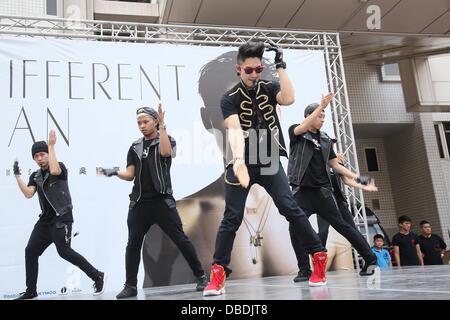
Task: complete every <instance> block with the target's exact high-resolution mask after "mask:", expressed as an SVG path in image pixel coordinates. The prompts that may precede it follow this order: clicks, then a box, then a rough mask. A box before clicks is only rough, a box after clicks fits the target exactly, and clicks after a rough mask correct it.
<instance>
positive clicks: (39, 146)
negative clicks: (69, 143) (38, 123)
mask: <svg viewBox="0 0 450 320" xmlns="http://www.w3.org/2000/svg"><path fill="white" fill-rule="evenodd" d="M38 152H46V153H48V145H47V142H45V141H36V142H35V143H33V146H32V147H31V157H32V158H33V159H34V155H35V154H36V153H38Z"/></svg>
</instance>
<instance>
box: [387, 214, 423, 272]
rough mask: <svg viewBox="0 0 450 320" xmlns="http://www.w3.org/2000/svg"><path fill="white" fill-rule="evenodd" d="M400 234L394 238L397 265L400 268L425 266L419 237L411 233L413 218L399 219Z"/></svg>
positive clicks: (404, 217) (402, 217)
mask: <svg viewBox="0 0 450 320" xmlns="http://www.w3.org/2000/svg"><path fill="white" fill-rule="evenodd" d="M398 225H399V227H400V232H399V233H397V234H396V235H394V237H393V238H392V245H393V246H394V256H395V263H396V265H397V266H398V267H400V266H418V265H422V266H423V258H422V252H421V251H420V246H419V237H418V236H417V235H416V234H415V233H413V232H410V229H411V218H410V217H408V216H401V217H400V218H398Z"/></svg>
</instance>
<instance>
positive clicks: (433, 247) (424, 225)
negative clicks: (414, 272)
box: [419, 220, 447, 265]
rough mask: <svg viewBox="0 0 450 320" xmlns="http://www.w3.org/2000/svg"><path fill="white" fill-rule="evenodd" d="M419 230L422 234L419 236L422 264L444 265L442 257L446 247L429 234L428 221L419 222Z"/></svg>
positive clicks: (437, 238)
mask: <svg viewBox="0 0 450 320" xmlns="http://www.w3.org/2000/svg"><path fill="white" fill-rule="evenodd" d="M420 228H421V229H422V234H421V235H420V236H419V245H420V251H422V255H423V263H424V264H425V265H434V264H444V262H443V261H442V257H443V256H444V251H445V249H447V245H446V244H445V242H444V241H443V240H442V238H441V237H439V236H438V235H436V234H432V233H431V224H430V223H429V222H428V221H426V220H423V221H421V222H420Z"/></svg>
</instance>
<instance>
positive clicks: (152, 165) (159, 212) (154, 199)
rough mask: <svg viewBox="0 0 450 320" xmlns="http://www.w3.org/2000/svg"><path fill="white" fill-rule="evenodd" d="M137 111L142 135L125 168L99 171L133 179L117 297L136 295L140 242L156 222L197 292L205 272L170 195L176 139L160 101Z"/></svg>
mask: <svg viewBox="0 0 450 320" xmlns="http://www.w3.org/2000/svg"><path fill="white" fill-rule="evenodd" d="M136 114H137V124H138V127H139V130H140V131H141V132H142V134H143V137H142V138H140V139H138V140H136V141H135V142H133V144H132V145H131V147H130V149H129V150H128V155H127V168H126V170H125V171H119V170H117V169H101V170H100V173H102V174H104V175H105V176H107V177H111V176H113V175H115V176H118V177H119V178H120V179H122V180H126V181H133V180H134V186H133V190H132V191H131V194H130V207H129V211H128V219H127V224H128V244H127V249H126V254H125V268H126V282H125V287H124V289H123V290H122V291H121V292H120V293H119V294H118V295H117V299H122V298H129V297H135V296H136V295H137V274H138V271H139V263H140V260H141V248H142V243H143V241H144V236H145V235H146V233H147V231H148V230H149V229H150V227H151V226H152V225H153V224H155V223H156V224H158V225H159V226H160V228H161V229H162V230H163V231H164V232H165V233H166V234H167V235H168V236H169V238H170V239H171V240H172V241H173V242H174V243H175V245H176V246H177V247H178V248H179V249H180V251H181V253H182V254H183V256H184V258H185V259H186V260H187V262H188V264H189V266H190V267H191V269H192V271H193V273H194V276H195V277H196V283H197V287H196V289H197V291H202V290H203V289H204V288H205V286H206V284H207V279H206V276H205V272H204V271H203V268H202V265H201V263H200V260H199V259H198V256H197V253H196V251H195V249H194V246H193V245H192V243H191V241H190V240H189V238H188V237H187V236H186V234H185V233H184V231H183V226H182V224H181V219H180V216H179V215H178V211H177V208H176V204H175V199H174V197H173V191H172V183H171V179H170V166H171V164H172V158H173V157H175V153H176V143H175V139H173V138H172V137H171V136H169V135H168V134H167V131H166V124H165V123H164V112H163V111H162V107H161V104H159V106H158V112H156V110H154V109H152V108H149V107H144V108H139V109H138V110H137V112H136Z"/></svg>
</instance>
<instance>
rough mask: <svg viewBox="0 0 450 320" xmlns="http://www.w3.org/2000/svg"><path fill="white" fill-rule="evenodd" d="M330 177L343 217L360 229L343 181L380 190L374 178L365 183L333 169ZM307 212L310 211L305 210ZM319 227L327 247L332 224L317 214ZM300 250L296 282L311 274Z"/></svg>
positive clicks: (343, 159)
mask: <svg viewBox="0 0 450 320" xmlns="http://www.w3.org/2000/svg"><path fill="white" fill-rule="evenodd" d="M333 142H335V140H333ZM336 156H337V158H338V161H339V163H340V164H341V165H344V163H345V158H344V157H343V156H342V155H341V154H336ZM330 178H331V186H332V187H333V194H334V197H335V199H336V203H337V206H338V208H339V212H340V213H341V215H342V218H343V219H344V220H345V222H347V223H348V224H349V225H351V226H352V227H353V228H355V229H356V230H358V229H357V228H356V225H355V221H354V220H353V215H352V213H351V212H350V210H349V207H348V202H347V201H348V200H347V197H346V196H345V194H344V192H343V190H342V182H343V183H344V184H346V185H348V186H350V187H353V188H359V189H362V190H364V191H368V192H375V191H378V188H377V187H376V186H375V183H374V181H373V180H372V181H371V182H370V183H369V184H367V185H364V184H361V183H358V182H356V181H355V180H353V179H349V178H348V177H346V176H341V175H340V174H339V173H337V172H334V171H333V170H330ZM305 212H308V211H307V210H305ZM308 214H309V213H308ZM311 214H312V213H311ZM309 215H310V214H309ZM317 227H318V232H317V234H318V235H319V238H320V241H322V244H323V245H324V246H325V247H326V245H327V238H328V230H329V227H330V224H329V223H328V222H327V221H326V220H325V219H324V218H322V217H321V216H320V215H317ZM300 250H301V251H299V252H296V254H297V256H298V261H299V262H298V269H299V271H298V274H297V276H296V277H295V278H294V282H303V281H307V280H308V278H309V276H310V275H311V266H310V264H309V258H308V256H306V255H304V254H303V253H302V249H300ZM328 258H329V259H332V258H333V257H332V256H330V254H328Z"/></svg>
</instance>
